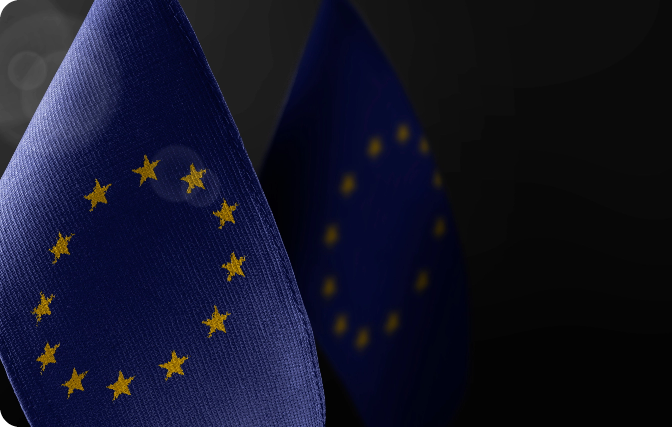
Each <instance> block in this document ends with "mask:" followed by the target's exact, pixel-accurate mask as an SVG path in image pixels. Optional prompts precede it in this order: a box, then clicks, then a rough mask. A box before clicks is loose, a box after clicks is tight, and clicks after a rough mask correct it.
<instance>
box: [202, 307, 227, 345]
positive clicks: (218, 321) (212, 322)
mask: <svg viewBox="0 0 672 427" xmlns="http://www.w3.org/2000/svg"><path fill="white" fill-rule="evenodd" d="M229 316H231V313H229V312H228V311H227V312H226V314H224V315H221V314H219V311H217V306H215V312H214V313H212V318H210V319H208V320H204V321H202V322H201V323H203V324H204V325H208V326H210V333H209V334H208V338H210V337H211V336H212V334H213V333H215V331H222V332H224V333H226V329H225V328H224V321H225V320H226V318H227V317H229Z"/></svg>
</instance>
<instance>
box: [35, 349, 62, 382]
mask: <svg viewBox="0 0 672 427" xmlns="http://www.w3.org/2000/svg"><path fill="white" fill-rule="evenodd" d="M60 345H61V344H60V343H59V344H56V345H55V346H53V347H50V346H49V343H47V345H46V346H45V347H44V353H42V354H41V355H40V357H38V358H37V361H38V362H40V363H42V371H41V372H40V375H42V372H44V368H46V367H47V365H48V364H50V363H56V358H55V357H54V353H56V349H57V348H58V347H60Z"/></svg>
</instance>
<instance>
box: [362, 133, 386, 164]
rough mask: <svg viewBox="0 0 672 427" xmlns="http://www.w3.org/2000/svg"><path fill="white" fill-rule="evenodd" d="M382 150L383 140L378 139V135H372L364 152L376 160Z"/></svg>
mask: <svg viewBox="0 0 672 427" xmlns="http://www.w3.org/2000/svg"><path fill="white" fill-rule="evenodd" d="M382 151H383V141H381V140H380V137H377V136H374V137H373V138H371V140H370V141H369V146H368V147H367V149H366V154H367V155H368V156H369V157H371V158H372V159H373V160H376V159H377V158H378V156H379V155H380V153H381V152H382Z"/></svg>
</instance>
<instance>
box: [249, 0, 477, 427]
mask: <svg viewBox="0 0 672 427" xmlns="http://www.w3.org/2000/svg"><path fill="white" fill-rule="evenodd" d="M261 181H262V186H263V188H264V191H265V193H266V196H267V198H268V201H269V204H270V205H271V208H272V210H273V213H274V216H275V218H276V221H277V223H278V227H279V229H280V232H281V235H282V237H283V239H284V242H285V245H286V248H287V251H288V253H289V258H290V259H291V261H292V265H293V267H294V272H295V273H296V277H297V281H298V283H299V289H300V290H301V294H302V296H303V300H304V302H305V304H306V309H307V311H308V315H309V316H310V319H311V323H312V325H313V330H314V331H315V337H316V340H317V343H318V345H320V347H322V348H323V350H324V352H325V354H326V356H327V357H328V359H329V361H330V362H331V364H332V365H333V366H334V369H335V370H336V371H337V372H338V374H339V375H340V377H341V379H342V381H343V383H344V385H345V387H346V388H347V390H348V391H349V394H350V395H351V397H352V399H353V401H354V403H355V405H356V406H357V408H358V410H359V413H360V414H361V417H362V418H363V420H364V422H365V424H366V425H368V426H386V427H389V426H411V425H431V426H438V425H445V424H446V423H447V422H448V420H449V419H450V418H451V416H452V415H453V414H454V411H455V409H456V406H457V405H459V402H460V400H461V396H462V393H463V390H464V387H465V382H466V370H467V361H468V327H467V298H466V279H465V270H464V265H463V261H462V257H461V254H460V243H459V241H458V238H457V235H456V227H455V223H454V220H453V216H452V214H451V209H450V206H449V203H448V201H447V198H446V196H445V193H444V189H443V187H442V182H441V175H440V174H439V172H438V171H437V169H436V167H435V164H434V162H433V159H432V156H431V152H430V145H429V143H428V141H427V139H426V138H425V136H424V135H423V131H422V128H421V126H420V124H419V123H418V120H417V118H416V117H415V115H414V113H413V111H412V108H411V105H410V103H409V101H408V99H407V98H406V96H405V94H404V91H403V88H402V87H401V85H400V83H399V81H398V79H397V78H396V76H395V74H394V71H393V70H392V68H391V66H390V65H389V63H388V62H387V60H386V59H385V57H384V55H383V54H382V52H381V51H380V49H379V48H378V47H377V45H376V43H375V41H374V39H373V37H372V36H371V35H370V34H369V32H368V30H367V29H366V27H365V25H364V24H363V22H362V21H361V19H360V18H359V17H358V16H357V14H356V11H355V10H354V9H353V8H352V7H351V6H350V5H349V4H348V3H347V1H346V0H324V1H323V2H322V5H321V8H320V10H319V12H318V15H317V18H316V22H315V24H314V27H313V30H312V33H311V35H310V38H309V40H308V43H307V45H306V48H305V51H304V54H303V59H302V60H301V63H300V65H299V69H298V72H297V74H296V76H295V81H294V85H293V88H292V90H291V93H290V95H289V97H288V99H287V102H286V106H285V110H284V112H283V115H282V117H281V119H280V122H279V125H278V127H277V130H276V135H275V139H274V141H273V142H272V145H271V149H270V152H269V153H268V156H267V158H266V163H265V165H264V169H263V172H262V173H261ZM327 398H329V396H328V395H327Z"/></svg>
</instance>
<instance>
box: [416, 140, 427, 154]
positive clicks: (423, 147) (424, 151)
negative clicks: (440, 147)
mask: <svg viewBox="0 0 672 427" xmlns="http://www.w3.org/2000/svg"><path fill="white" fill-rule="evenodd" d="M418 149H419V150H420V153H422V154H427V153H429V143H428V142H427V138H425V137H424V136H423V137H422V138H420V145H419V147H418Z"/></svg>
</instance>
